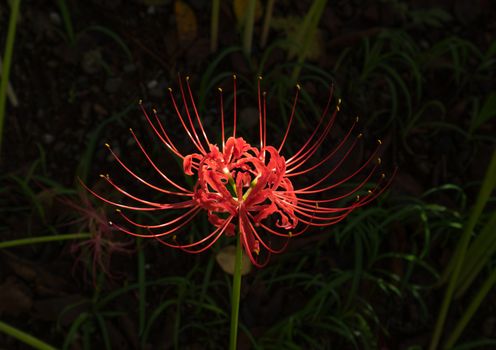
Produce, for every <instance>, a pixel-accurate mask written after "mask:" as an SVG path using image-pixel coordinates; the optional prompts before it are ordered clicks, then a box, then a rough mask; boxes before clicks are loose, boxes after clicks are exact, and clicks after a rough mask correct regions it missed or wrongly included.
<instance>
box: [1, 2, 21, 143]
mask: <svg viewBox="0 0 496 350" xmlns="http://www.w3.org/2000/svg"><path fill="white" fill-rule="evenodd" d="M20 6H21V0H14V1H12V4H11V8H12V10H11V12H10V20H9V29H8V31H7V41H6V42H5V51H4V56H3V64H2V75H1V77H2V78H1V79H0V149H1V147H2V135H3V124H4V120H5V107H6V99H7V87H8V86H9V73H10V63H11V60H12V53H13V51H14V40H15V33H16V25H17V17H18V16H19V7H20Z"/></svg>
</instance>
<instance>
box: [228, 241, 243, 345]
mask: <svg viewBox="0 0 496 350" xmlns="http://www.w3.org/2000/svg"><path fill="white" fill-rule="evenodd" d="M240 236H241V234H240V233H239V232H238V234H237V235H236V257H235V260H234V275H233V288H232V295H231V335H230V338H229V350H236V345H237V339H238V316H239V298H240V294H241V293H240V292H241V263H242V258H243V250H242V247H241V237H240Z"/></svg>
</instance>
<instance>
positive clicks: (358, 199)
mask: <svg viewBox="0 0 496 350" xmlns="http://www.w3.org/2000/svg"><path fill="white" fill-rule="evenodd" d="M356 201H357V202H358V201H360V195H359V194H357V196H356Z"/></svg>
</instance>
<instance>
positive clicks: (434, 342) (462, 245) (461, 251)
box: [429, 151, 496, 350]
mask: <svg viewBox="0 0 496 350" xmlns="http://www.w3.org/2000/svg"><path fill="white" fill-rule="evenodd" d="M495 186H496V151H495V152H494V153H493V155H492V158H491V163H490V164H489V168H488V169H487V171H486V175H485V177H484V181H483V182H482V186H481V189H480V191H479V195H478V196H477V200H476V202H475V205H474V208H473V209H472V213H471V214H470V216H469V218H468V220H467V222H466V224H465V228H464V230H463V233H462V236H461V238H460V241H459V245H458V247H457V249H456V256H455V257H454V258H453V261H454V266H453V272H452V273H451V275H450V279H449V283H448V287H447V288H446V292H445V294H444V298H443V303H442V305H441V310H440V311H439V315H438V318H437V321H436V325H435V328H434V333H433V335H432V339H431V344H430V346H429V350H436V349H438V345H439V341H440V340H441V335H442V332H443V327H444V322H445V321H446V316H447V315H448V310H449V306H450V303H451V299H452V298H453V294H454V292H455V287H456V284H457V282H458V277H459V276H460V271H461V268H462V265H463V262H464V260H465V254H466V252H467V248H468V244H469V242H470V236H471V235H472V232H473V230H474V227H475V225H476V224H477V221H478V220H479V217H480V215H481V213H482V211H483V210H484V206H485V205H486V202H487V201H488V199H489V197H490V196H491V192H492V191H493V189H494V187H495Z"/></svg>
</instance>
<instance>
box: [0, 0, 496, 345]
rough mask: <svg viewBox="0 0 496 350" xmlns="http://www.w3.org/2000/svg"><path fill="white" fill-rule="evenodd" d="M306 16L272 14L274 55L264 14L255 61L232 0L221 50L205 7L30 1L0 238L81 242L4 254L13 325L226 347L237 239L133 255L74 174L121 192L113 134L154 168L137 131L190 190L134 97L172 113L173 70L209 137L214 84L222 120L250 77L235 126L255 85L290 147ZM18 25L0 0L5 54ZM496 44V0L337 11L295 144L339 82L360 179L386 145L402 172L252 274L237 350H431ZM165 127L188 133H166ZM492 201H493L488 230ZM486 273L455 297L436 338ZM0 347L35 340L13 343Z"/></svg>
mask: <svg viewBox="0 0 496 350" xmlns="http://www.w3.org/2000/svg"><path fill="white" fill-rule="evenodd" d="M311 3H312V2H311V1H276V2H275V6H274V10H273V20H272V26H271V28H270V32H269V39H268V42H267V43H266V45H264V46H263V47H262V46H261V45H260V40H261V35H262V30H263V20H264V14H265V12H264V6H266V2H265V1H262V5H263V6H262V7H261V8H260V10H259V11H260V17H259V18H258V19H257V20H256V22H255V26H254V34H253V45H252V50H251V53H249V54H246V53H244V52H243V50H242V49H241V46H242V41H243V39H242V37H243V31H242V29H241V28H240V26H241V25H240V24H239V21H238V20H237V19H236V16H235V13H234V10H233V2H232V1H227V0H223V1H221V10H220V21H219V42H218V47H217V49H216V50H215V51H214V52H211V50H210V20H211V18H210V14H211V8H210V3H209V2H207V1H194V0H191V1H185V2H184V3H182V4H183V5H184V6H185V7H184V6H183V7H179V8H178V6H180V5H178V4H177V3H175V2H174V1H168V0H141V1H137V0H135V1H123V0H104V1H23V2H22V4H21V11H20V17H19V20H18V23H17V33H16V38H15V47H14V56H13V59H12V66H11V72H10V79H9V80H10V83H11V86H12V91H13V94H14V98H13V97H12V96H10V97H9V99H8V104H7V110H6V117H5V127H4V132H3V135H2V138H3V139H2V151H1V152H2V153H1V174H0V175H1V178H2V181H1V184H0V186H1V187H0V194H1V197H0V213H1V217H0V241H2V242H4V241H5V242H6V241H10V240H15V239H22V238H29V237H38V236H50V235H53V236H56V235H63V234H69V233H88V234H89V235H88V238H85V239H79V240H71V241H54V242H50V243H40V244H26V245H22V246H18V247H15V248H9V249H1V250H0V319H1V320H2V321H4V322H6V323H8V324H10V325H12V326H15V327H17V328H19V329H21V330H23V331H25V332H27V333H29V334H31V335H33V336H35V337H37V338H39V339H42V340H43V341H45V342H47V343H50V344H52V345H53V346H55V347H57V348H62V347H65V348H69V349H100V348H101V349H104V348H106V347H107V348H112V349H114V348H121V349H141V348H142V349H169V348H176V349H222V348H225V347H226V343H227V339H228V329H229V328H228V324H229V288H230V283H231V282H230V276H229V275H227V274H225V273H224V272H223V271H222V269H221V268H220V267H219V266H218V264H217V263H216V261H215V255H216V253H217V252H218V251H219V249H220V246H222V245H225V244H228V243H229V242H228V240H226V241H223V242H222V243H220V244H219V245H220V246H219V247H216V248H214V249H213V250H212V252H206V253H203V254H201V255H188V254H186V253H183V252H178V251H175V250H172V249H168V248H165V247H163V246H162V245H160V244H157V242H153V240H151V241H152V242H150V241H139V242H138V241H136V240H134V239H131V238H130V237H127V236H125V235H124V234H122V233H118V232H115V230H113V228H111V227H109V226H108V225H106V222H107V220H108V219H111V218H112V217H113V215H114V214H113V213H112V211H111V208H105V207H104V206H103V204H102V203H101V202H99V201H98V200H95V199H94V198H91V196H89V195H88V193H87V192H85V191H84V190H82V189H81V186H80V185H79V184H78V181H77V180H76V179H77V177H79V178H80V179H82V181H84V182H85V183H87V184H88V186H90V187H92V188H94V189H100V190H102V191H107V192H106V193H109V189H108V188H105V186H104V185H103V182H102V181H101V180H100V179H99V177H98V175H99V174H100V173H104V174H106V173H111V172H112V171H113V172H114V173H115V172H116V171H118V170H117V169H118V168H117V167H116V166H115V165H116V164H115V161H113V160H112V157H110V156H109V154H108V152H107V150H106V149H105V147H103V144H104V143H105V142H109V143H111V144H112V146H113V148H114V150H116V152H118V153H119V154H122V156H123V157H125V159H126V161H128V162H129V164H130V166H131V165H132V166H134V168H137V169H139V171H141V172H142V173H146V172H147V169H146V168H144V167H145V166H146V164H145V163H144V162H143V161H142V160H140V159H137V157H136V155H138V154H139V152H138V151H137V149H136V147H135V145H134V144H133V142H132V139H131V136H130V134H129V132H128V128H129V127H132V128H133V129H134V130H136V131H137V133H139V134H141V135H143V138H144V139H145V141H144V142H145V143H146V144H147V145H148V146H149V147H152V148H154V154H155V155H156V156H157V157H158V158H159V159H160V164H161V166H162V167H163V168H164V169H165V170H166V171H167V172H168V173H171V174H172V176H175V177H176V178H181V176H182V175H181V171H182V169H181V166H180V164H179V163H177V161H176V160H174V158H173V157H171V156H169V155H167V154H166V153H165V152H164V148H160V145H158V142H157V141H158V140H156V139H153V136H152V133H151V132H150V130H149V128H148V126H147V125H146V122H145V120H144V118H143V117H142V115H141V111H140V109H139V105H138V101H139V100H143V103H144V106H145V107H146V108H147V109H151V108H157V109H158V110H159V112H160V113H162V114H163V115H164V116H171V115H173V112H172V111H171V110H170V109H171V106H170V103H169V102H168V101H167V98H168V92H167V88H168V87H172V88H173V89H177V87H178V79H180V77H179V76H178V74H181V76H182V77H185V76H186V75H189V76H190V77H191V79H190V82H191V86H192V90H193V93H194V95H195V96H197V97H198V100H197V101H198V104H199V108H200V112H201V114H202V118H203V121H204V123H205V125H206V128H207V130H208V131H209V132H210V133H214V134H215V133H216V132H219V130H220V129H219V127H218V123H216V119H215V118H216V116H217V115H218V114H217V113H218V95H217V87H219V86H220V87H222V88H223V89H224V90H225V98H226V104H225V107H226V108H225V109H226V111H231V110H232V89H231V85H232V80H231V79H232V78H231V75H232V74H233V73H235V74H237V76H238V77H239V79H238V80H239V87H240V92H239V94H240V95H239V96H240V97H239V113H240V115H242V116H243V117H242V118H241V119H242V121H241V122H240V123H241V125H240V128H241V130H242V131H244V132H245V133H246V137H247V139H250V140H256V139H254V138H253V136H254V135H253V132H251V131H250V130H253V128H254V126H256V113H255V119H253V108H257V106H256V81H257V76H258V75H259V74H261V75H262V76H263V77H264V79H263V83H262V84H263V89H264V90H266V91H267V92H268V97H269V107H268V108H269V113H268V115H269V130H271V132H272V133H273V134H272V135H275V137H278V135H279V137H280V135H281V133H282V132H283V131H281V125H285V124H284V123H285V121H286V120H287V115H288V113H289V108H290V105H291V102H292V99H293V95H294V86H295V81H293V80H292V79H290V76H291V75H292V73H293V71H294V69H295V67H300V66H299V65H298V63H297V57H290V55H288V52H290V51H291V50H292V49H291V48H292V47H294V45H296V44H297V43H296V42H297V34H296V33H297V30H298V28H299V26H300V25H301V23H302V21H303V18H304V16H305V15H306V14H307V13H308V11H309V8H310V6H311ZM183 8H186V10H183ZM184 11H186V12H184ZM184 13H186V14H184ZM9 14H10V7H9V5H8V2H5V1H3V2H1V3H0V18H1V22H0V24H1V26H0V28H1V33H2V35H1V36H0V40H1V41H0V44H1V45H0V47H2V48H3V47H4V45H5V40H6V33H7V27H8V18H9ZM495 33H496V6H495V4H494V2H491V1H483V0H480V1H463V0H458V1H428V0H423V1H415V2H413V3H412V2H406V1H328V2H327V4H326V7H325V9H324V11H323V13H322V17H321V18H320V21H319V25H318V32H317V34H315V36H312V37H311V38H308V40H311V41H312V45H311V46H312V50H311V51H312V53H311V54H310V55H309V56H308V57H306V58H305V60H304V64H303V65H302V66H301V67H300V68H301V73H300V75H299V78H298V82H299V83H300V84H301V86H302V90H303V91H305V94H304V96H303V97H302V99H301V101H302V105H301V110H302V113H306V114H305V115H306V116H307V119H305V120H306V122H302V119H300V123H299V124H298V125H299V128H300V130H299V131H298V133H301V135H308V134H310V133H311V130H312V127H313V126H314V125H315V123H316V120H317V118H318V117H317V116H318V114H319V112H320V111H321V110H322V108H323V107H324V106H325V103H326V102H327V99H328V86H329V85H330V84H331V83H333V84H334V85H335V88H336V96H337V97H339V98H342V100H343V104H342V113H340V115H339V118H338V121H337V125H336V127H335V131H333V133H335V135H340V134H343V133H344V132H345V131H346V130H347V129H348V127H349V125H350V123H351V122H352V121H353V120H354V118H355V116H356V115H359V116H360V130H361V131H362V132H363V133H364V135H365V137H366V141H365V143H364V146H363V149H362V150H361V152H360V153H359V155H358V156H357V157H359V158H357V159H355V160H352V161H351V162H350V165H349V168H350V169H351V168H352V166H353V165H354V164H357V162H359V161H360V160H361V159H365V158H366V157H367V155H368V154H369V153H370V151H371V150H372V149H373V148H374V139H375V138H377V137H380V138H381V139H382V140H383V143H384V148H383V151H382V162H383V169H384V171H385V172H386V173H388V174H390V173H391V172H392V171H393V169H394V168H395V167H396V166H398V172H397V175H396V176H395V178H394V181H393V183H392V185H391V187H390V190H389V191H388V193H387V194H385V195H384V196H382V197H381V198H380V199H379V200H378V201H377V202H376V203H373V204H371V205H370V206H369V207H367V208H362V209H360V210H357V211H356V212H354V213H353V214H352V215H350V217H349V218H348V219H347V220H346V221H344V222H342V223H340V224H339V225H336V226H335V227H331V228H325V229H322V230H313V231H309V232H308V233H307V234H306V235H304V236H303V237H302V238H298V239H296V240H294V241H292V242H291V243H290V245H289V247H288V250H287V252H285V253H283V254H282V255H280V256H276V257H274V258H273V260H272V262H271V263H270V264H269V266H268V267H266V268H265V269H263V270H253V271H252V272H251V273H250V274H248V275H246V277H244V282H243V283H244V284H243V291H242V296H241V316H240V317H241V322H242V323H243V325H244V328H243V329H242V330H241V331H240V339H239V348H240V349H248V348H253V349H354V348H357V349H411V350H413V349H424V348H425V349H426V348H427V345H428V344H429V341H430V337H431V333H432V330H433V328H434V323H435V320H436V318H437V315H438V312H439V307H440V304H441V301H442V298H443V295H444V290H445V287H446V284H442V283H440V278H439V274H442V272H443V270H444V269H445V268H446V266H447V264H448V263H449V261H450V257H451V256H452V254H453V251H454V249H455V247H456V245H457V242H458V239H459V237H460V234H461V232H462V229H461V228H462V227H463V225H464V223H465V222H466V221H467V217H468V215H469V213H470V208H471V206H472V205H473V203H474V201H475V198H476V196H477V193H478V191H479V187H480V183H481V181H482V179H483V177H484V174H485V172H486V168H487V165H488V164H489V160H490V158H491V154H492V152H493V151H494V149H495V147H494V145H495V123H494V119H491V118H492V117H493V116H494V115H496V87H495V83H494V82H495V67H496V40H495ZM333 101H334V102H335V100H333ZM255 112H256V110H255ZM226 113H227V112H226ZM302 115H303V114H302ZM170 128H171V129H170V130H171V132H172V133H173V134H174V135H181V133H182V132H183V131H181V129H180V128H179V126H178V125H176V124H175V123H172V125H170ZM179 138H181V136H179ZM332 145H333V143H332V142H331V143H330V144H326V145H325V146H324V147H328V148H330V147H332ZM347 169H348V168H347V167H346V166H345V168H344V169H343V170H342V171H343V173H346V171H347ZM129 183H130V184H131V183H132V182H129ZM130 186H133V185H130ZM137 187H138V186H137ZM491 210H492V211H494V200H492V201H490V203H489V205H488V206H487V207H486V209H485V211H484V213H483V215H482V216H481V223H483V222H485V221H486V218H487V217H488V216H489V213H490V212H491ZM208 227H209V226H208V224H207V223H205V222H203V223H197V224H195V227H194V228H193V230H196V231H201V230H203V229H208ZM196 231H195V232H196ZM489 260H490V259H489ZM492 266H494V263H491V261H489V263H488V265H487V266H486V267H485V268H484V269H483V270H482V272H481V274H480V275H479V276H478V277H477V278H476V279H475V282H474V284H473V287H471V288H470V289H469V291H468V292H467V293H466V294H465V295H464V296H463V297H462V298H459V299H457V300H455V301H454V302H453V304H452V307H451V308H450V313H449V315H448V321H447V323H446V327H445V333H443V334H445V335H448V334H450V331H451V330H452V328H453V327H454V325H455V323H456V321H457V320H458V319H459V317H460V315H463V313H464V310H465V309H466V306H467V305H468V302H469V301H470V300H471V297H472V296H473V295H475V293H476V292H477V291H478V288H480V286H481V283H482V282H483V281H484V280H485V277H486V276H487V274H488V273H490V272H491V271H492ZM482 305H483V306H482V307H481V308H480V309H479V310H478V311H477V313H476V314H475V316H474V317H473V319H472V321H471V322H470V323H469V325H468V326H467V328H466V329H465V331H464V333H463V334H462V337H461V338H460V340H459V342H458V343H457V344H460V345H461V344H468V345H466V346H468V347H465V348H464V347H460V349H462V348H463V349H468V348H484V346H485V348H487V349H491V348H495V347H496V345H495V344H496V342H495V341H496V340H495V334H496V317H495V311H496V295H495V293H494V291H491V292H490V293H489V294H488V295H487V297H486V298H485V299H484V302H483V304H482ZM491 339H492V340H491ZM471 344H472V345H471ZM474 344H475V345H474ZM484 344H485V345H484ZM0 346H1V347H2V348H5V349H27V348H29V347H28V346H27V345H23V344H22V343H21V342H20V341H18V340H15V339H14V338H12V337H10V336H7V335H6V334H4V333H0ZM470 346H472V347H470Z"/></svg>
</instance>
